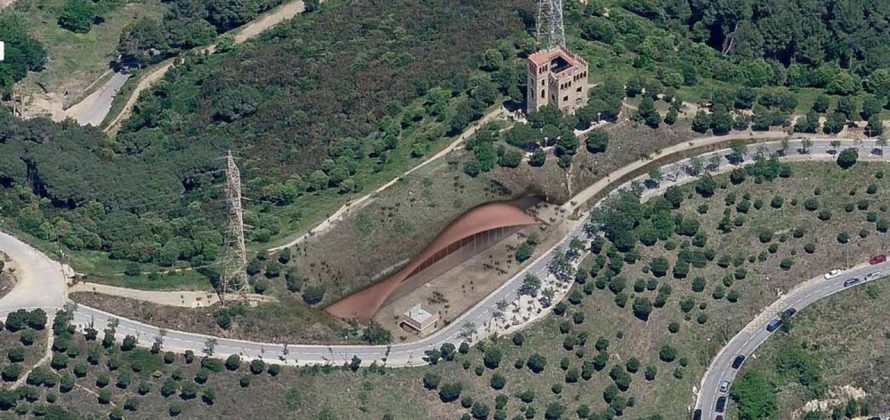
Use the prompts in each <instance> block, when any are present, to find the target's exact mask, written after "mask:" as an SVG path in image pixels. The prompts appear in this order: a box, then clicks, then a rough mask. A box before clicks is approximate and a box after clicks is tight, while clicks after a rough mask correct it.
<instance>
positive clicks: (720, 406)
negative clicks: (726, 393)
mask: <svg viewBox="0 0 890 420" xmlns="http://www.w3.org/2000/svg"><path fill="white" fill-rule="evenodd" d="M723 410H726V397H720V398H717V407H715V408H714V411H716V412H718V413H722V412H723Z"/></svg>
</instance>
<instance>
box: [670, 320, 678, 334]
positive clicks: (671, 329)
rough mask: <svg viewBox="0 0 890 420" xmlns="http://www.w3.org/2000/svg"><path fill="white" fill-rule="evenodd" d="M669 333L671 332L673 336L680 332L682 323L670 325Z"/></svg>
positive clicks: (674, 322) (673, 322)
mask: <svg viewBox="0 0 890 420" xmlns="http://www.w3.org/2000/svg"><path fill="white" fill-rule="evenodd" d="M668 331H670V332H671V334H676V333H677V332H679V331H680V323H679V322H677V321H671V323H670V324H668Z"/></svg>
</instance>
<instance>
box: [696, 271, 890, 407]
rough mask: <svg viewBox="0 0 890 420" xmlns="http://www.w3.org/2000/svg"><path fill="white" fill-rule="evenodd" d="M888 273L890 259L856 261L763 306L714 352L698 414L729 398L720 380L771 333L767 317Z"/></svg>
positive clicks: (733, 371)
mask: <svg viewBox="0 0 890 420" xmlns="http://www.w3.org/2000/svg"><path fill="white" fill-rule="evenodd" d="M888 274H890V262H884V263H881V264H877V265H859V266H857V267H853V268H852V269H850V270H847V271H844V272H843V273H841V274H840V275H838V276H837V277H834V278H832V279H829V280H826V279H825V278H824V277H822V276H819V277H816V278H813V279H810V280H809V281H807V282H805V283H801V284H799V285H797V287H795V288H794V289H792V290H791V291H790V292H788V293H787V294H785V295H784V296H782V297H781V298H780V299H779V300H777V301H775V302H774V303H773V304H772V305H770V306H769V307H767V308H766V309H764V310H763V312H762V313H761V314H760V316H758V317H757V318H756V319H754V320H753V321H751V322H750V323H749V324H748V325H747V326H746V327H745V328H744V329H743V330H742V331H740V332H739V333H738V334H736V336H735V337H733V338H732V339H731V340H729V342H728V343H726V345H725V346H724V347H723V349H721V350H720V352H719V353H717V356H716V357H715V358H714V360H713V361H711V365H710V366H709V367H708V370H707V371H706V372H705V375H704V378H702V381H701V390H700V392H699V395H698V400H697V401H696V404H695V407H696V409H701V411H702V417H701V418H702V419H713V418H715V416H716V415H717V414H718V413H717V412H716V411H715V407H716V404H717V399H718V398H719V397H721V396H726V397H727V398H728V394H726V393H721V392H720V391H719V387H720V384H721V383H722V382H723V381H729V382H732V380H733V379H735V376H736V374H737V373H738V372H739V371H738V369H734V368H732V362H733V359H735V357H736V356H738V355H743V356H745V357H746V358H748V357H750V356H751V355H752V354H753V353H754V351H755V350H757V347H759V346H760V345H761V344H763V343H764V342H765V341H766V340H767V339H768V338H769V337H770V336H771V335H772V333H771V332H769V331H767V330H766V325H767V323H769V321H770V320H772V319H774V318H776V317H777V314H779V313H781V312H782V311H784V310H786V309H788V308H794V309H797V310H798V311H800V310H801V309H803V308H805V307H807V306H809V305H811V304H813V303H814V302H816V301H818V300H820V299H824V298H826V297H828V296H831V295H833V294H835V293H838V292H841V291H844V290H847V289H849V288H851V287H856V286H860V285H862V284H865V283H867V282H869V281H872V280H876V279H878V278H881V277H882V276H886V275H888ZM869 275H871V276H869ZM854 277H855V278H859V279H860V280H862V281H861V282H860V283H858V284H856V285H853V286H848V287H845V286H844V282H845V281H846V280H848V279H852V278H854Z"/></svg>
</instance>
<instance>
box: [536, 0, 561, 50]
mask: <svg viewBox="0 0 890 420" xmlns="http://www.w3.org/2000/svg"><path fill="white" fill-rule="evenodd" d="M545 22H546V28H545V27H544V25H545ZM535 25H536V27H535V38H537V41H538V44H539V45H540V46H541V48H544V49H548V50H549V49H551V48H556V47H563V48H565V46H566V29H565V25H563V23H562V0H538V18H537V20H536V21H535Z"/></svg>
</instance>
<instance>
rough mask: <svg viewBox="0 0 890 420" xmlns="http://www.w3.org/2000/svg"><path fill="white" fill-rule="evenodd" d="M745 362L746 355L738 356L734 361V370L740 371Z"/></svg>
mask: <svg viewBox="0 0 890 420" xmlns="http://www.w3.org/2000/svg"><path fill="white" fill-rule="evenodd" d="M744 361H745V356H744V355H741V354H740V355H738V356H736V357H735V359H733V360H732V368H733V369H738V368H740V367H742V362H744Z"/></svg>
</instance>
